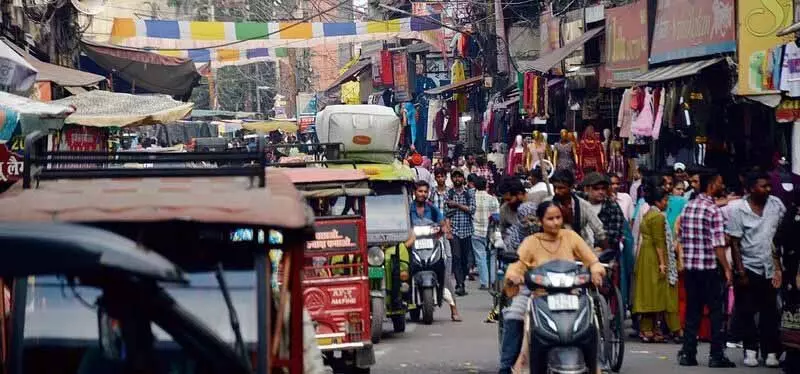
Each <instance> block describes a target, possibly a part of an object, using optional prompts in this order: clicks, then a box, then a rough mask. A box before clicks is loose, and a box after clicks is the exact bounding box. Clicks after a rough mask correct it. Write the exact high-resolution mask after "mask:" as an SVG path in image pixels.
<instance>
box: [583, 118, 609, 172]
mask: <svg viewBox="0 0 800 374" xmlns="http://www.w3.org/2000/svg"><path fill="white" fill-rule="evenodd" d="M598 137H599V136H598V134H597V132H595V131H594V126H591V125H589V126H586V130H585V131H584V132H583V139H581V143H580V154H579V158H578V160H579V161H578V165H579V166H580V167H579V170H581V171H586V170H588V169H594V171H596V172H600V173H602V172H603V171H605V170H606V169H605V152H603V144H602V143H600V140H599V139H598Z"/></svg>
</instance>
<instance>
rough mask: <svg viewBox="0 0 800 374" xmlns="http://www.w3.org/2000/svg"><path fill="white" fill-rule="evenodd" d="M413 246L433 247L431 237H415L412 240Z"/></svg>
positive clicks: (419, 247)
mask: <svg viewBox="0 0 800 374" xmlns="http://www.w3.org/2000/svg"><path fill="white" fill-rule="evenodd" d="M414 247H415V248H417V249H433V247H434V245H433V239H427V238H426V239H417V240H416V241H415V242H414Z"/></svg>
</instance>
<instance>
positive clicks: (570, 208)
mask: <svg viewBox="0 0 800 374" xmlns="http://www.w3.org/2000/svg"><path fill="white" fill-rule="evenodd" d="M550 182H551V183H553V192H554V195H553V197H552V198H548V199H546V200H545V201H548V200H552V201H553V202H554V203H555V204H556V206H558V207H559V208H561V212H562V214H563V219H564V227H566V228H570V229H572V230H574V231H575V232H577V233H578V234H579V235H580V236H581V237H583V240H586V243H588V244H589V245H590V246H592V247H594V248H609V247H608V240H607V239H608V237H607V235H606V231H605V229H603V222H602V221H600V218H598V217H597V213H595V212H594V208H593V207H592V206H591V204H589V202H588V201H586V200H584V199H581V198H580V197H578V196H577V195H576V194H575V193H573V186H574V185H575V176H574V175H573V174H572V172H571V171H569V170H557V171H556V172H555V174H553V177H552V178H550Z"/></svg>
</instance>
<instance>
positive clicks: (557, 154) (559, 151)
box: [553, 130, 580, 174]
mask: <svg viewBox="0 0 800 374" xmlns="http://www.w3.org/2000/svg"><path fill="white" fill-rule="evenodd" d="M553 151H554V152H553V157H554V158H555V161H556V162H555V164H556V170H569V171H573V172H576V171H577V172H579V171H580V170H576V167H575V166H576V165H577V164H578V162H577V159H578V155H577V146H576V145H575V143H574V142H572V141H571V140H570V138H569V133H568V132H567V130H561V140H560V141H559V142H558V143H556V144H554V145H553ZM576 174H577V173H576Z"/></svg>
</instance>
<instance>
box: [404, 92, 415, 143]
mask: <svg viewBox="0 0 800 374" xmlns="http://www.w3.org/2000/svg"><path fill="white" fill-rule="evenodd" d="M403 111H404V112H405V115H404V116H403V117H404V120H405V125H406V126H407V128H408V130H409V132H410V136H411V143H410V144H414V145H416V144H417V108H416V107H414V104H412V103H409V102H406V103H403Z"/></svg>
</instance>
